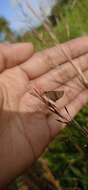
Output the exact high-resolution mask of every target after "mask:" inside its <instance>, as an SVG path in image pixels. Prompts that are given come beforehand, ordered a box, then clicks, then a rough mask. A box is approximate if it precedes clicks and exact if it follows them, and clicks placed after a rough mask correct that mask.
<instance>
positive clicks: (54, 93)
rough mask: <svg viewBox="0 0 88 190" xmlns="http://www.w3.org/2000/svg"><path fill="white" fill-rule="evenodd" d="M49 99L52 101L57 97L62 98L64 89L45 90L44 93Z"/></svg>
mask: <svg viewBox="0 0 88 190" xmlns="http://www.w3.org/2000/svg"><path fill="white" fill-rule="evenodd" d="M44 95H46V96H47V97H48V98H49V99H51V100H52V101H54V102H55V101H57V100H58V99H60V98H62V96H63V95H64V91H47V92H45V93H44Z"/></svg>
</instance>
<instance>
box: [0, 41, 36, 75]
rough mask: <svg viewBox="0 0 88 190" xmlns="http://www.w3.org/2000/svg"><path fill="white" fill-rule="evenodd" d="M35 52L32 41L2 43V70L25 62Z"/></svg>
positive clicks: (0, 67)
mask: <svg viewBox="0 0 88 190" xmlns="http://www.w3.org/2000/svg"><path fill="white" fill-rule="evenodd" d="M33 52H34V49H33V45H32V44H31V43H15V44H5V43H3V44H0V72H2V71H3V70H5V69H9V68H11V67H14V66H16V65H19V64H21V63H23V62H24V61H26V60H27V59H29V58H30V57H31V56H32V54H33Z"/></svg>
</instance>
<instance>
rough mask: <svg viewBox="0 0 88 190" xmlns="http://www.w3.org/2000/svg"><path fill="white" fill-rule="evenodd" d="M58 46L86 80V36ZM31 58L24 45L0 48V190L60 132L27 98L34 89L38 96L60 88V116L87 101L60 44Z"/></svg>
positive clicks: (53, 119) (39, 106)
mask: <svg viewBox="0 0 88 190" xmlns="http://www.w3.org/2000/svg"><path fill="white" fill-rule="evenodd" d="M63 46H64V47H65V48H66V51H68V53H69V54H71V56H72V58H73V60H74V59H75V62H76V64H78V65H80V67H81V69H82V70H83V72H84V74H85V76H86V77H87V79H88V37H81V38H78V39H75V40H72V41H70V42H67V43H65V44H63ZM33 53H34V50H33V46H32V45H31V44H28V43H22V44H13V45H5V44H3V45H2V44H1V45H0V71H1V74H0V111H1V113H0V188H2V187H4V186H6V185H7V184H8V183H9V182H10V181H11V180H12V179H14V178H15V177H17V176H18V175H20V174H21V173H22V172H23V171H24V170H26V169H27V167H29V166H31V164H32V163H33V162H34V161H35V160H36V159H37V158H38V157H39V156H40V155H41V154H42V152H43V151H44V149H45V148H46V147H47V146H48V144H49V143H50V142H51V140H52V139H53V138H55V136H56V135H57V134H58V132H59V131H60V129H61V128H63V127H64V126H63V125H62V124H61V123H58V122H57V121H56V116H55V115H54V114H52V113H48V111H47V109H46V106H45V105H44V104H43V103H42V102H41V101H40V100H39V99H38V98H36V97H35V96H33V95H32V93H33V91H34V88H36V89H38V91H39V93H40V94H41V93H43V92H44V91H47V90H62V89H63V90H64V91H65V94H64V96H63V98H62V99H61V100H57V102H56V106H57V107H58V108H59V110H60V112H61V113H62V114H63V115H64V116H66V117H68V116H67V114H66V112H65V110H64V105H66V106H67V108H68V110H69V112H70V115H71V117H74V116H75V114H76V113H77V112H78V111H79V110H80V109H81V108H82V107H83V105H84V104H86V103H87V101H88V90H87V89H85V87H84V86H83V85H82V84H80V82H79V80H78V79H77V76H76V74H77V73H76V71H75V70H74V68H73V67H72V65H71V64H70V63H69V62H67V61H66V60H67V59H66V57H64V56H63V53H62V51H61V49H60V45H57V46H56V47H53V48H51V49H47V50H44V51H42V52H39V53H35V54H34V55H33ZM61 63H62V66H60V67H59V66H58V67H56V65H59V64H61ZM63 63H64V64H63ZM57 81H60V82H62V83H63V82H64V83H65V84H66V85H70V86H73V88H70V87H68V86H64V85H60V84H59V83H58V82H57Z"/></svg>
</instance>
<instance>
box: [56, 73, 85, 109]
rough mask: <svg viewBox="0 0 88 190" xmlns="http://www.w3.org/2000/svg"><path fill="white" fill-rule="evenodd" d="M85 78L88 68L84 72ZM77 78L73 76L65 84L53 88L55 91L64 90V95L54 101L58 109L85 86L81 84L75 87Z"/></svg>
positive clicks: (72, 98)
mask: <svg viewBox="0 0 88 190" xmlns="http://www.w3.org/2000/svg"><path fill="white" fill-rule="evenodd" d="M84 74H85V76H86V78H87V79H88V70H87V71H85V72H84ZM78 82H79V81H78V78H77V77H75V78H74V79H72V80H71V81H69V82H68V83H66V85H63V86H61V87H59V88H57V89H55V90H57V91H62V90H63V91H64V95H63V97H62V98H61V99H58V100H57V101H56V106H57V107H58V108H59V109H62V108H63V107H64V106H65V105H67V104H69V103H70V102H71V101H72V100H74V99H75V98H76V97H77V96H78V95H79V94H80V93H81V92H82V91H83V90H85V87H84V86H83V85H81V86H80V88H78V87H77V84H78Z"/></svg>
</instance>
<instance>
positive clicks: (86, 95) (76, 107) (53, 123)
mask: <svg viewBox="0 0 88 190" xmlns="http://www.w3.org/2000/svg"><path fill="white" fill-rule="evenodd" d="M87 102H88V90H85V91H82V92H81V93H80V94H79V95H78V96H77V97H76V98H75V99H74V100H73V101H72V102H71V103H69V104H68V105H67V109H68V111H69V113H70V116H71V118H74V116H75V115H76V114H77V113H78V112H79V111H80V109H81V108H82V107H83V106H84V105H85V104H86V103H87ZM60 113H61V114H63V116H64V117H66V118H67V119H68V120H70V118H69V116H68V114H67V113H66V111H65V109H64V108H63V109H62V110H61V112H60ZM57 119H58V116H56V115H54V114H52V115H51V116H49V118H48V125H49V127H50V129H51V131H52V132H51V133H52V138H54V137H55V136H56V135H57V134H58V133H59V132H60V130H61V129H63V128H64V127H65V124H62V123H59V122H58V121H57Z"/></svg>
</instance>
